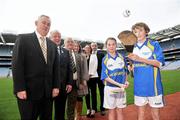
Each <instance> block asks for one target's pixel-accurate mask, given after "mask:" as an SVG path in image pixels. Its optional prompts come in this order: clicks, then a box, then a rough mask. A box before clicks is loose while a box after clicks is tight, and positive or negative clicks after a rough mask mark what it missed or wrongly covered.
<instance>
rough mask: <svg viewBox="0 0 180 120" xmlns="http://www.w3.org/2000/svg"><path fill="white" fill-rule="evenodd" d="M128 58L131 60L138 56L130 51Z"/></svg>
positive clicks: (135, 59)
mask: <svg viewBox="0 0 180 120" xmlns="http://www.w3.org/2000/svg"><path fill="white" fill-rule="evenodd" d="M128 58H129V59H131V60H133V61H138V59H139V56H138V55H136V54H133V53H130V54H129V55H128Z"/></svg>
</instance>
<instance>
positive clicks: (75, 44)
mask: <svg viewBox="0 0 180 120" xmlns="http://www.w3.org/2000/svg"><path fill="white" fill-rule="evenodd" d="M79 50H80V47H79V44H78V43H77V42H75V43H74V52H77V53H78V52H79Z"/></svg>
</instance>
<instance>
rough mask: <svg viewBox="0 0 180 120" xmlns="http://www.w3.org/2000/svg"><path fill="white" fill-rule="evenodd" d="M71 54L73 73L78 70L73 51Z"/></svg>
mask: <svg viewBox="0 0 180 120" xmlns="http://www.w3.org/2000/svg"><path fill="white" fill-rule="evenodd" d="M69 55H70V58H71V64H72V70H73V73H75V72H76V64H75V63H74V58H73V55H72V53H71V52H70V53H69Z"/></svg>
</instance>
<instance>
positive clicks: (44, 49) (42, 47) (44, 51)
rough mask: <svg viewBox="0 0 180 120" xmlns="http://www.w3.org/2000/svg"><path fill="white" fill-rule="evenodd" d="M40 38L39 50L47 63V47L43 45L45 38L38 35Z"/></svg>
mask: <svg viewBox="0 0 180 120" xmlns="http://www.w3.org/2000/svg"><path fill="white" fill-rule="evenodd" d="M40 39H41V50H42V52H43V56H44V59H45V61H46V63H47V48H46V46H45V42H46V39H45V38H44V37H40Z"/></svg>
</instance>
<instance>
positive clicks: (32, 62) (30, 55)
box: [12, 32, 60, 100]
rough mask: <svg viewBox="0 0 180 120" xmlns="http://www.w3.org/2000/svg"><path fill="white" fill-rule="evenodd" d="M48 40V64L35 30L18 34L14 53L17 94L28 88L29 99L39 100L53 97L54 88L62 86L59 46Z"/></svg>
mask: <svg viewBox="0 0 180 120" xmlns="http://www.w3.org/2000/svg"><path fill="white" fill-rule="evenodd" d="M46 41H47V42H46V43H47V64H46V62H45V59H44V56H43V53H42V50H41V47H40V44H39V41H38V38H37V36H36V34H35V32H34V33H29V34H20V35H18V37H17V40H16V43H15V46H14V48H13V55H12V74H13V85H14V93H15V94H16V93H17V92H20V91H23V90H26V92H27V99H30V100H38V99H41V98H43V97H47V98H48V97H52V89H53V88H59V87H60V86H59V85H60V81H59V67H58V64H59V62H58V61H59V57H58V52H57V47H56V45H55V44H54V43H53V42H52V41H51V40H49V39H48V38H46Z"/></svg>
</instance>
